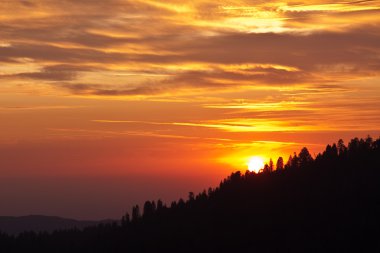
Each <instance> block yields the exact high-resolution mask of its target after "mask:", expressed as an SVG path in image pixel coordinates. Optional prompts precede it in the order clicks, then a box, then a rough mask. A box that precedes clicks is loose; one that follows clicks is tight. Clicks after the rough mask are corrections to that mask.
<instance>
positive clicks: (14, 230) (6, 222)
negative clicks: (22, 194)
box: [0, 215, 112, 235]
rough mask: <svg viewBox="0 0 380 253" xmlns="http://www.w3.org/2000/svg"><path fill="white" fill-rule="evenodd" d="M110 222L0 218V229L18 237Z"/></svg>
mask: <svg viewBox="0 0 380 253" xmlns="http://www.w3.org/2000/svg"><path fill="white" fill-rule="evenodd" d="M110 222H112V220H104V221H90V220H74V219H66V218H61V217H56V216H46V215H27V216H18V217H14V216H0V229H1V231H3V232H5V233H7V234H11V235H18V234H20V233H22V232H25V231H35V232H44V231H45V232H53V231H55V230H63V229H72V228H78V229H83V228H85V227H89V226H95V225H97V224H99V223H110Z"/></svg>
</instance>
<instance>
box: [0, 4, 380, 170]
mask: <svg viewBox="0 0 380 253" xmlns="http://www.w3.org/2000/svg"><path fill="white" fill-rule="evenodd" d="M379 14H380V1H376V0H372V1H341V2H337V1H322V0H315V1H307V2H300V1H253V0H245V1H243V0H231V1H217V2H211V1H205V0H196V1H178V0H170V1H154V0H138V1H129V0H109V1H91V0H86V1H71V0H65V1H49V0H45V1H43V0H40V1H26V0H24V1H10V0H9V1H7V0H6V1H1V3H0V80H1V86H0V120H1V125H0V150H2V151H3V153H5V154H7V155H3V157H2V158H3V160H2V164H3V165H2V167H1V170H2V175H3V176H7V175H16V176H17V175H21V174H25V173H26V174H34V175H60V174H70V175H86V174H107V175H108V174H120V173H121V174H126V175H128V174H129V173H137V174H138V173H139V171H140V170H141V169H142V168H144V169H147V168H149V169H148V170H151V171H153V172H154V173H163V174H165V173H174V172H173V171H175V170H183V171H184V173H193V174H194V173H195V174H196V173H206V171H207V170H208V169H207V168H210V169H209V170H210V171H213V170H215V171H216V172H207V173H211V174H213V175H217V176H218V177H219V176H221V175H226V174H228V173H229V172H230V171H232V170H237V169H240V170H245V169H246V163H247V161H248V160H249V157H251V156H257V155H258V156H262V157H263V158H265V159H266V160H268V159H269V158H270V157H273V158H274V159H276V158H277V157H278V156H284V157H285V160H286V159H287V156H288V155H289V154H291V153H292V152H293V151H298V150H299V149H300V148H301V147H303V146H307V147H309V148H310V149H311V151H312V153H317V152H319V151H321V150H322V149H323V147H324V146H325V145H326V144H327V142H332V141H337V139H338V138H345V140H346V141H347V140H348V139H349V138H351V137H354V136H355V135H359V136H360V137H364V136H366V135H367V134H372V135H379V134H380V127H379V126H380V117H379V113H380V85H379V82H380V75H379V74H380V32H379V31H380V29H379V28H380V18H379V17H380V15H379ZM363 135H364V136H363ZM375 137H377V136H375ZM103 146H105V147H108V148H107V150H104V148H103ZM26 147H27V148H26ZM37 151H38V152H37ZM28 152H31V153H33V152H37V153H38V154H34V155H30V154H29V153H28ZM75 154H80V155H81V156H79V155H75ZM66 155H67V156H68V157H71V159H67V158H65V157H66ZM47 156H49V157H51V159H50V158H47ZM14 157H19V158H20V159H18V160H16V161H15V160H12V159H14ZM25 161H27V162H25ZM55 163H58V164H62V166H58V167H59V168H60V169H51V166H52V164H55ZM112 166H113V168H115V169H112V168H111V167H112ZM197 166H199V167H201V168H202V169H199V170H197V169H193V167H197ZM61 167H62V168H61ZM179 168H181V169H179ZM211 168H213V169H211Z"/></svg>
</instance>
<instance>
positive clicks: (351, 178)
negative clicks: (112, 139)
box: [0, 137, 380, 252]
mask: <svg viewBox="0 0 380 253" xmlns="http://www.w3.org/2000/svg"><path fill="white" fill-rule="evenodd" d="M273 164H274V163H273V162H272V163H270V164H269V165H266V166H265V168H264V170H263V172H262V173H259V174H255V173H251V172H248V171H247V172H245V173H241V172H236V173H233V174H231V175H230V176H229V177H228V178H226V179H224V180H223V181H222V182H221V183H220V185H219V186H218V187H216V188H213V189H211V188H210V189H208V190H207V191H203V192H201V193H199V194H197V195H195V194H193V193H192V192H190V193H189V197H188V199H187V200H186V201H185V200H182V199H180V200H179V201H176V202H173V203H171V204H170V206H166V205H165V204H163V203H162V201H160V200H158V201H157V202H156V201H147V202H146V203H145V204H144V206H143V207H142V208H141V211H140V207H139V206H135V207H134V208H133V210H132V213H131V215H129V214H126V215H125V216H123V218H122V220H121V223H120V224H117V223H113V224H106V225H104V224H103V225H98V226H93V227H88V228H85V229H84V230H83V231H80V230H78V229H71V230H63V231H56V232H53V233H51V234H48V233H39V234H37V233H33V232H29V233H22V234H20V235H19V236H17V237H15V236H9V235H6V234H1V235H0V251H1V252H246V251H247V252H350V251H356V252H363V251H364V252H367V251H370V252H379V251H380V240H379V236H380V138H379V139H377V140H373V139H372V138H371V137H367V138H365V139H358V138H355V139H352V140H351V141H350V142H349V144H348V145H347V146H346V145H344V143H343V141H342V140H339V141H338V143H337V144H333V145H327V147H326V149H325V151H324V152H322V153H320V154H318V155H317V156H316V157H315V158H313V157H312V156H311V155H310V154H309V151H308V150H307V148H303V149H302V150H301V151H300V152H299V153H298V154H296V153H295V154H294V155H292V156H291V157H290V158H289V160H288V162H287V163H286V164H284V161H283V159H282V158H279V160H278V161H277V163H276V164H277V166H276V168H275V167H274V165H273Z"/></svg>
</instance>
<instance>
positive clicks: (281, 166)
mask: <svg viewBox="0 0 380 253" xmlns="http://www.w3.org/2000/svg"><path fill="white" fill-rule="evenodd" d="M283 169H284V159H283V158H282V157H281V156H280V157H279V158H278V159H277V163H276V170H283Z"/></svg>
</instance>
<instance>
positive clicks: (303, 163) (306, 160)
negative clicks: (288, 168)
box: [293, 147, 313, 167]
mask: <svg viewBox="0 0 380 253" xmlns="http://www.w3.org/2000/svg"><path fill="white" fill-rule="evenodd" d="M298 157H299V159H298V163H299V165H298V166H299V167H308V166H309V165H311V163H312V162H313V157H312V156H311V155H310V153H309V150H308V149H307V148H306V147H304V148H302V149H301V152H300V153H299V155H298ZM293 159H294V158H293Z"/></svg>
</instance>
